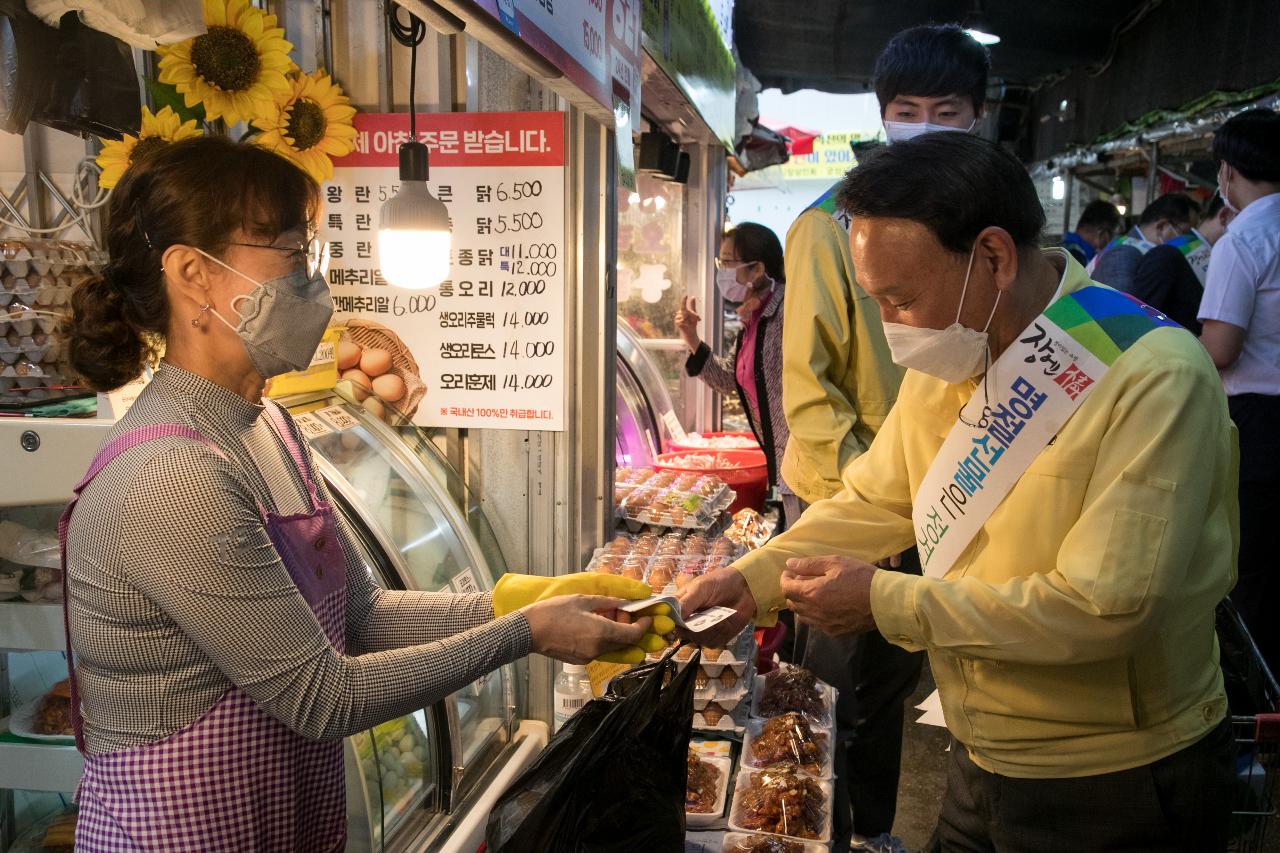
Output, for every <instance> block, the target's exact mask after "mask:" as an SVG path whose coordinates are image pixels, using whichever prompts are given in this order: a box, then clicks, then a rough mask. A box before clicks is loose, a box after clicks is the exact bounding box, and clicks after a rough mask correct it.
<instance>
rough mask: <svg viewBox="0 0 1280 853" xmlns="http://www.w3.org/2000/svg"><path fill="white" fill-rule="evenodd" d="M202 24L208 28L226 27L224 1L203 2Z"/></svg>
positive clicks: (211, 0) (210, 0) (205, 0)
mask: <svg viewBox="0 0 1280 853" xmlns="http://www.w3.org/2000/svg"><path fill="white" fill-rule="evenodd" d="M204 22H205V24H206V25H208V26H210V27H225V26H226V25H227V4H226V2H225V0H204Z"/></svg>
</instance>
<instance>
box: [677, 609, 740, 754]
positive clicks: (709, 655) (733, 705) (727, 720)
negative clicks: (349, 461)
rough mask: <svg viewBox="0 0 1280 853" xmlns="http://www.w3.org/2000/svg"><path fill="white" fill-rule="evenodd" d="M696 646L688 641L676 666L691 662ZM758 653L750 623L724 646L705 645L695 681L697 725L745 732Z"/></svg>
mask: <svg viewBox="0 0 1280 853" xmlns="http://www.w3.org/2000/svg"><path fill="white" fill-rule="evenodd" d="M696 649H697V647H696V646H694V645H691V644H686V645H685V646H683V647H682V648H681V649H680V650H679V651H677V652H676V663H677V666H679V667H680V668H681V669H683V668H684V667H686V666H690V665H692V658H693V653H694V651H695V650H696ZM755 656H756V642H755V633H754V632H753V631H752V630H751V629H750V628H749V627H748V628H747V629H745V630H743V631H742V632H741V633H740V634H739V635H738V636H737V637H735V638H734V640H733V641H732V642H731V643H729V644H727V645H726V646H725V647H724V648H722V649H717V648H710V649H706V648H704V649H702V658H701V659H700V660H699V663H698V674H697V676H696V677H695V681H694V692H693V727H694V729H696V730H698V731H704V732H720V733H724V734H733V735H739V736H740V735H742V734H743V732H744V731H745V730H746V724H747V721H748V716H749V713H748V712H749V710H750V705H751V688H752V686H753V684H754V678H753V676H754V674H755Z"/></svg>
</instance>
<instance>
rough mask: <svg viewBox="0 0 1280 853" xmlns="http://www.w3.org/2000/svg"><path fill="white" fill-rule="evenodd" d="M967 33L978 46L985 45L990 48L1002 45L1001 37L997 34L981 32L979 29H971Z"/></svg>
mask: <svg viewBox="0 0 1280 853" xmlns="http://www.w3.org/2000/svg"><path fill="white" fill-rule="evenodd" d="M965 32H966V33H968V34H969V35H970V36H971V37H972V38H973V40H974V41H976V42H977V43H978V44H985V45H987V46H988V47H990V46H991V45H993V44H999V43H1000V36H998V35H996V34H995V33H989V32H986V31H985V30H980V29H978V28H977V27H971V28H970V29H967V30H965Z"/></svg>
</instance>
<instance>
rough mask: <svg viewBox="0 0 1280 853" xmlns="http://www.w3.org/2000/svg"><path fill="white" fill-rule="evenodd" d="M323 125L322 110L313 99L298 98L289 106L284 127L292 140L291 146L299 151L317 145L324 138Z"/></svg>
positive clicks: (324, 124) (324, 123)
mask: <svg viewBox="0 0 1280 853" xmlns="http://www.w3.org/2000/svg"><path fill="white" fill-rule="evenodd" d="M325 126H326V122H325V118H324V110H322V109H321V108H320V105H319V104H317V103H316V102H315V101H310V100H307V99H305V98H303V99H299V100H298V101H297V102H296V103H295V104H294V105H293V106H292V107H290V108H289V121H288V124H287V125H286V128H285V129H286V130H287V132H288V135H289V138H290V139H292V140H293V147H294V148H296V149H298V150H299V151H305V150H307V149H308V148H311V147H312V146H315V145H318V144H319V143H320V140H322V139H324V130H325Z"/></svg>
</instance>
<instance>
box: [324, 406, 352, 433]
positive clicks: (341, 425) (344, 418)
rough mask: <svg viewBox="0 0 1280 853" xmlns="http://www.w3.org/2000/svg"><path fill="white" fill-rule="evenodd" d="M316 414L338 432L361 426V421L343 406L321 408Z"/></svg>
mask: <svg viewBox="0 0 1280 853" xmlns="http://www.w3.org/2000/svg"><path fill="white" fill-rule="evenodd" d="M316 415H317V416H318V417H319V418H320V420H322V421H324V422H325V423H326V424H328V425H329V426H331V427H333V428H334V429H335V430H337V431H338V432H342V431H343V430H348V429H351V428H352V427H356V426H360V422H359V421H358V420H356V419H355V417H354V416H352V415H351V413H349V412H348V411H347V410H346V409H344V408H342V407H341V406H328V407H326V408H323V409H319V410H317V411H316Z"/></svg>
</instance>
